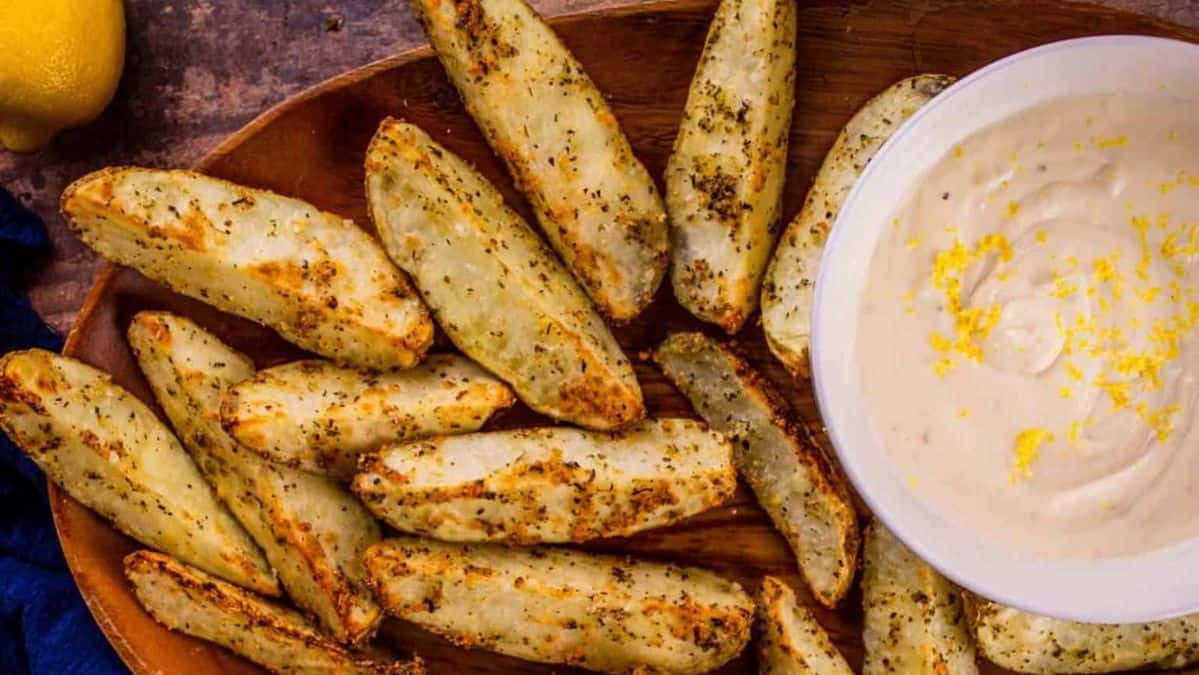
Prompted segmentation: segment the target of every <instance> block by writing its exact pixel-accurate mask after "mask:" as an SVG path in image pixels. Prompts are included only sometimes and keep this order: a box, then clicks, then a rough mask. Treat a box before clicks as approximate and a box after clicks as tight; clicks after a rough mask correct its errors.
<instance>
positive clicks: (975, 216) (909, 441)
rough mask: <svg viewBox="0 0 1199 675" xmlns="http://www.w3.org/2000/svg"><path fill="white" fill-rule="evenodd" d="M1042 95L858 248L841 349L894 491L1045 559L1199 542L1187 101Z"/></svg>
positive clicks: (1196, 282) (1195, 144)
mask: <svg viewBox="0 0 1199 675" xmlns="http://www.w3.org/2000/svg"><path fill="white" fill-rule="evenodd" d="M1197 112H1199V111H1197V109H1196V107H1195V106H1194V105H1191V104H1186V103H1182V102H1178V101H1175V100H1173V99H1170V98H1169V97H1168V96H1167V94H1166V93H1163V94H1162V96H1161V97H1158V98H1152V99H1149V100H1147V99H1145V98H1133V97H1118V96H1114V95H1113V96H1096V97H1084V98H1073V99H1064V100H1060V101H1055V102H1052V103H1049V104H1046V105H1043V106H1040V107H1036V108H1034V109H1032V110H1029V111H1026V112H1024V113H1022V114H1020V115H1017V116H1015V117H1012V118H1009V119H1006V120H1004V121H1002V122H1000V123H999V124H996V125H994V126H992V127H988V128H986V129H984V130H982V131H981V132H979V133H977V134H975V135H973V136H971V137H970V138H969V139H967V140H966V141H965V142H963V143H961V144H960V145H959V146H957V147H955V148H954V150H953V151H952V152H951V153H950V154H949V155H948V156H946V157H944V158H942V159H941V160H940V161H939V162H938V163H937V164H936V165H935V166H934V167H933V169H932V170H931V171H930V172H929V173H928V174H927V175H925V176H924V177H923V178H922V179H921V180H920V182H919V187H918V189H917V190H916V191H915V192H914V193H913V194H912V195H911V198H910V200H909V201H908V202H907V203H906V204H904V205H902V206H901V207H900V208H899V209H898V210H897V211H896V212H895V213H894V218H893V219H892V220H891V221H890V222H889V223H887V224H886V225H885V226H884V230H885V232H884V233H883V235H882V237H881V239H880V241H879V243H878V246H877V248H876V249H875V252H874V255H873V258H872V260H871V262H870V267H869V275H868V280H867V286H866V291H865V293H864V295H863V297H862V300H861V306H860V309H859V312H860V323H859V332H858V338H857V344H856V346H855V349H856V353H857V356H858V359H859V365H860V368H861V384H862V390H863V393H864V396H865V403H866V408H867V410H868V411H869V414H870V418H871V419H870V422H871V424H872V427H873V429H874V432H875V433H876V435H877V437H878V438H879V440H880V441H881V443H882V444H883V446H884V447H885V448H886V449H887V451H888V452H889V454H890V456H891V457H892V458H893V459H894V462H895V464H896V467H897V469H898V470H899V471H901V472H902V474H903V477H904V478H905V480H907V482H908V484H909V485H910V486H911V489H912V490H914V491H915V492H916V493H917V494H918V495H921V496H922V497H923V498H924V499H926V501H927V503H928V504H929V505H930V506H931V507H932V508H933V509H935V510H937V511H938V512H940V513H942V514H944V515H945V516H946V517H948V518H950V519H952V520H954V521H956V522H958V523H961V524H965V525H968V526H971V527H974V528H977V529H978V530H980V531H982V532H984V533H986V535H987V536H988V537H991V538H992V539H993V540H994V541H996V542H997V543H1001V544H1009V545H1014V546H1017V547H1020V548H1023V549H1024V550H1027V551H1029V552H1032V553H1036V554H1040V555H1044V556H1048V557H1054V558H1096V557H1106V556H1116V555H1123V554H1132V553H1138V552H1144V551H1148V550H1153V549H1156V548H1160V547H1163V546H1167V545H1170V544H1172V543H1176V542H1179V541H1182V540H1184V539H1188V538H1192V537H1196V536H1199V432H1197V431H1196V430H1195V428H1194V427H1195V425H1194V424H1193V420H1194V418H1195V415H1196V412H1197V405H1199V400H1197V394H1199V383H1197V381H1196V378H1197V377H1199V269H1196V268H1197V264H1196V259H1197V258H1199V115H1197V114H1196V113H1197Z"/></svg>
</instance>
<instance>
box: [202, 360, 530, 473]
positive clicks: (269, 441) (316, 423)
mask: <svg viewBox="0 0 1199 675" xmlns="http://www.w3.org/2000/svg"><path fill="white" fill-rule="evenodd" d="M515 400H516V399H515V398H513V396H512V391H511V390H510V389H508V387H507V386H506V385H505V384H504V383H503V382H501V381H499V380H497V379H496V378H494V377H492V376H491V374H489V373H488V372H487V371H485V370H483V369H482V368H480V367H479V366H477V365H475V364H474V363H473V362H471V361H470V360H469V359H465V358H463V357H461V356H455V355H453V354H432V355H430V356H429V357H428V358H426V359H425V360H424V361H423V362H422V363H421V364H420V365H418V366H416V367H413V368H409V369H407V370H399V371H392V372H386V373H374V372H370V371H363V370H358V369H355V368H344V367H341V366H338V365H336V364H333V363H329V362H328V361H297V362H295V363H287V364H284V365H281V366H276V367H274V368H268V369H266V370H263V371H260V372H259V373H258V374H257V375H254V376H253V377H251V378H250V379H248V380H246V381H244V382H242V383H240V384H238V385H237V386H235V387H233V388H232V389H230V390H229V394H228V395H227V396H226V397H225V401H224V405H223V407H222V411H221V417H222V420H223V422H224V425H225V429H226V430H227V431H228V432H229V433H230V434H232V435H233V437H234V438H236V439H237V440H238V441H240V442H241V444H242V445H243V446H245V447H247V448H249V449H251V450H253V451H254V452H256V453H258V454H259V455H262V456H263V457H264V458H266V459H268V460H270V461H272V462H276V463H279V464H285V465H287V466H293V467H297V468H301V469H304V470H305V471H312V472H314V473H322V474H327V475H330V476H333V477H334V478H337V479H338V480H349V479H350V478H352V477H353V476H354V472H355V471H357V468H358V457H359V455H361V454H363V453H365V452H371V451H374V450H377V449H379V447H380V446H382V445H383V444H385V443H397V442H401V441H410V440H413V439H417V438H425V437H428V436H436V435H443V434H457V433H465V432H470V431H477V430H478V429H479V428H480V427H482V426H483V424H484V423H485V422H487V419H488V418H489V417H491V415H492V414H493V413H495V412H496V411H498V410H502V409H504V408H507V407H509V406H511V405H512V403H513V402H514V401H515Z"/></svg>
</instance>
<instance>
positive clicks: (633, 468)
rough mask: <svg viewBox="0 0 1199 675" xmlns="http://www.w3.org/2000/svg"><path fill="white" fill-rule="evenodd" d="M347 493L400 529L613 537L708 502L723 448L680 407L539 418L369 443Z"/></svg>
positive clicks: (723, 495)
mask: <svg viewBox="0 0 1199 675" xmlns="http://www.w3.org/2000/svg"><path fill="white" fill-rule="evenodd" d="M353 488H354V493H355V494H357V495H358V496H359V497H361V498H362V500H363V502H364V503H366V505H367V506H368V507H369V508H370V509H371V510H372V511H373V512H374V513H375V515H377V516H378V517H379V518H380V519H382V520H383V521H385V522H386V523H387V524H389V525H391V526H392V527H394V528H396V529H397V530H400V531H402V532H411V533H413V534H422V535H426V536H430V537H434V538H436V539H441V540H444V541H497V542H510V543H520V544H534V543H561V542H572V541H573V542H581V541H587V540H590V539H598V538H601V537H623V536H628V535H631V534H634V533H636V532H640V531H642V530H646V529H649V528H651V527H661V526H664V525H670V524H672V523H676V522H678V521H680V520H682V519H683V518H686V517H687V516H691V515H694V514H696V513H699V512H701V511H705V510H707V509H709V508H712V507H714V506H717V505H719V504H721V503H723V502H724V501H726V500H727V499H728V498H729V497H731V496H732V494H733V491H734V490H735V489H736V488H737V474H736V472H735V471H734V470H733V454H732V448H730V447H729V444H728V442H727V441H726V440H725V439H724V437H723V436H721V435H720V434H718V433H716V432H713V431H709V430H708V429H707V428H706V427H705V426H704V425H703V424H701V423H699V422H694V421H692V420H685V419H659V420H649V421H646V422H644V423H643V424H641V425H640V426H637V427H634V428H632V429H630V430H627V431H623V432H620V433H615V434H612V433H606V432H597V431H582V430H579V429H572V428H569V427H544V428H538V429H519V430H515V431H494V432H489V433H477V434H467V435H465V436H448V437H445V438H436V439H431V440H427V441H420V442H416V443H409V444H405V445H393V446H390V447H387V448H384V449H383V450H381V451H380V452H379V453H378V454H374V455H368V456H367V457H366V458H365V459H364V460H363V463H362V471H361V473H359V474H358V476H357V477H356V478H355V479H354V484H353Z"/></svg>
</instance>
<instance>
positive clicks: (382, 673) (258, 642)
mask: <svg viewBox="0 0 1199 675" xmlns="http://www.w3.org/2000/svg"><path fill="white" fill-rule="evenodd" d="M125 577H126V578H128V579H129V582H130V583H131V584H132V585H133V592H134V593H135V594H136V595H137V600H138V602H140V603H141V605H142V607H144V608H145V609H146V611H147V612H149V613H150V616H152V617H154V620H155V621H157V622H158V623H160V624H162V625H164V626H166V627H167V628H169V629H171V630H177V631H179V632H181V633H186V634H188V635H193V636H195V637H198V638H200V639H203V640H208V641H210V642H215V643H216V644H219V645H221V646H222V647H225V648H227V649H229V650H230V651H233V652H235V653H237V654H239V655H241V656H244V657H245V658H247V659H249V660H250V661H253V662H254V663H257V664H258V665H260V666H262V667H264V668H266V669H267V670H269V671H271V672H272V673H288V674H293V675H329V674H330V673H336V674H337V675H424V672H425V668H424V666H423V665H422V664H421V661H420V659H413V660H409V661H400V660H395V659H389V658H384V657H380V656H376V655H373V654H358V653H355V652H351V651H349V650H347V649H346V648H345V647H343V646H341V645H339V644H337V643H336V642H334V641H333V640H330V639H329V638H328V637H327V636H325V634H324V633H321V632H320V631H319V630H317V628H316V626H314V625H313V624H312V623H311V622H310V621H308V619H306V618H304V616H303V615H301V614H300V613H299V612H297V611H295V610H293V609H289V608H287V607H283V606H282V605H277V604H275V603H273V602H270V601H268V600H266V599H264V598H261V597H259V596H257V595H255V594H253V593H250V592H249V591H245V590H243V589H241V588H238V587H237V586H234V585H232V584H227V583H225V582H224V581H221V580H220V579H217V578H214V577H212V576H209V575H207V574H205V573H204V572H202V571H200V570H198V569H195V568H192V567H189V566H187V565H184V564H183V563H181V562H179V561H178V560H175V559H174V558H172V557H170V556H167V555H163V554H161V553H155V552H152V551H135V552H133V553H130V554H129V555H128V556H126V557H125Z"/></svg>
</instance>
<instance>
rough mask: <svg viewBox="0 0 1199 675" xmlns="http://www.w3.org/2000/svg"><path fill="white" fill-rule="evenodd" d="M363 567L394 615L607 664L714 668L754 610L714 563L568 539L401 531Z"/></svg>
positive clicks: (613, 669)
mask: <svg viewBox="0 0 1199 675" xmlns="http://www.w3.org/2000/svg"><path fill="white" fill-rule="evenodd" d="M366 567H367V570H368V572H369V573H370V576H371V580H372V583H373V585H374V588H375V592H376V594H377V595H378V596H379V600H380V602H382V603H383V607H384V608H386V610H387V611H388V613H390V614H393V615H395V616H397V617H400V618H402V619H406V620H408V621H411V622H413V623H416V624H418V625H420V626H423V627H424V628H427V629H428V630H431V631H433V632H435V633H438V634H440V635H442V636H444V637H446V638H448V639H450V640H452V641H453V642H455V643H457V644H459V645H462V646H464V647H479V648H482V649H489V650H492V651H496V652H500V653H501V654H507V655H509V656H516V657H519V658H522V659H528V660H530V661H540V662H543V663H564V664H570V665H575V666H581V667H583V668H587V669H589V670H596V671H599V672H604V673H624V672H628V671H631V670H633V669H635V668H637V667H647V668H649V669H650V670H651V671H654V672H656V671H663V672H668V673H677V674H685V673H705V672H707V671H709V670H712V669H714V668H717V667H719V666H720V665H722V664H724V663H725V662H727V661H729V660H730V659H732V658H733V657H735V656H737V654H739V653H740V652H741V650H742V649H743V648H744V647H745V643H746V642H747V641H748V640H749V633H750V624H751V623H752V619H753V600H752V599H750V597H749V596H747V595H746V594H745V592H744V591H742V590H741V587H740V586H739V585H737V584H736V583H735V582H732V581H728V580H726V579H723V578H721V577H719V576H716V575H715V574H712V573H711V572H708V571H706V570H700V569H695V568H684V567H675V566H673V565H663V564H658V563H649V562H633V561H629V560H626V559H625V558H619V557H615V556H604V555H595V554H589V553H583V552H581V551H572V550H567V549H558V548H535V549H513V548H505V547H503V546H497V545H494V544H449V543H442V542H436V541H432V540H423V539H415V538H411V537H400V538H397V539H388V540H385V541H383V542H381V543H379V544H376V545H374V546H372V547H371V548H370V550H369V551H367V554H366Z"/></svg>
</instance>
